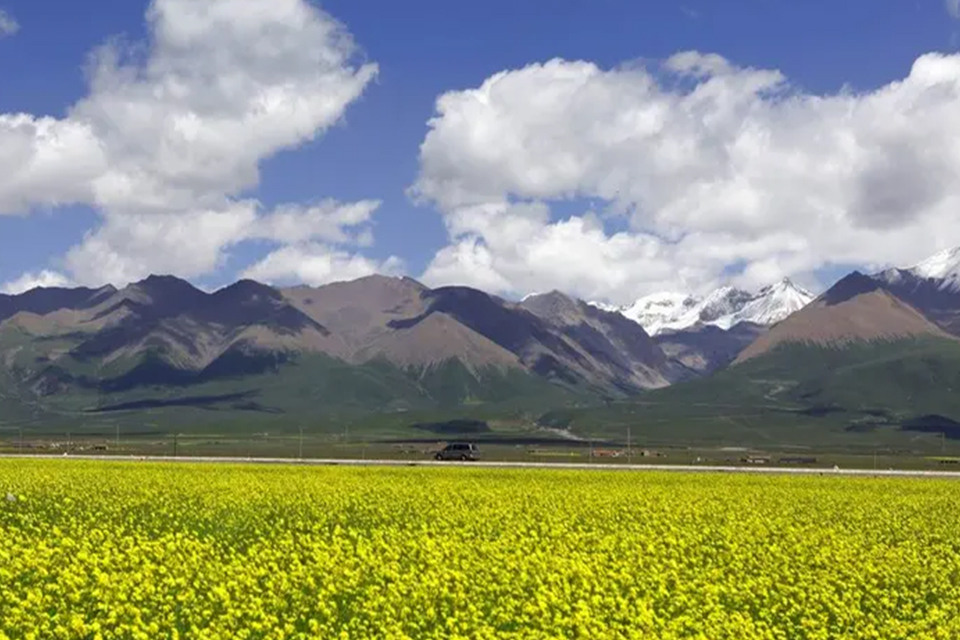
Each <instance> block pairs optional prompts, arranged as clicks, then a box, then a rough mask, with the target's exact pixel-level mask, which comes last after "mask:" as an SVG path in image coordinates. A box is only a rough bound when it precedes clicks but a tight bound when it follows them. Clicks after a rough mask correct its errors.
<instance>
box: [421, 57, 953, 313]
mask: <svg viewBox="0 0 960 640" xmlns="http://www.w3.org/2000/svg"><path fill="white" fill-rule="evenodd" d="M958 140H960V56H950V55H940V54H928V55H924V56H922V57H920V58H919V59H917V60H916V61H915V62H914V64H913V67H912V68H911V70H910V73H909V74H908V75H907V76H906V77H905V78H903V79H902V80H899V81H896V82H891V83H890V84H888V85H886V86H882V87H879V88H877V89H876V90H873V91H868V92H863V93H854V92H851V91H848V90H844V91H841V92H838V93H836V94H832V95H813V94H809V93H805V92H803V91H801V90H799V89H797V88H795V87H793V86H791V85H790V83H789V82H788V81H787V79H786V78H785V77H784V76H783V75H782V74H781V73H779V72H778V71H776V70H769V69H752V68H744V67H739V66H737V65H735V64H734V63H733V62H730V61H728V60H726V59H724V58H722V57H720V56H717V55H706V54H701V53H698V52H682V53H679V54H677V55H675V56H673V57H671V58H670V59H668V60H666V61H664V62H663V63H662V64H660V65H656V66H653V67H643V66H629V67H621V68H615V69H601V68H600V67H598V66H596V65H594V64H591V63H589V62H582V61H566V60H551V61H549V62H547V63H544V64H533V65H530V66H527V67H524V68H522V69H517V70H513V71H505V72H501V73H498V74H496V75H494V76H492V77H490V78H488V79H487V80H486V81H484V82H483V83H482V85H481V86H479V87H477V88H474V89H469V90H465V91H452V92H449V93H446V94H443V95H442V96H440V97H439V98H438V100H437V104H436V113H435V115H434V117H433V118H432V119H431V120H430V121H429V132H428V134H427V136H426V138H425V139H424V141H423V143H422V145H421V149H420V172H419V176H418V178H417V181H416V183H415V184H414V185H413V187H412V189H411V193H412V195H413V196H414V197H415V198H416V199H417V200H418V201H421V202H429V203H433V204H434V205H436V206H437V207H438V208H439V209H440V210H441V211H442V213H443V215H444V219H445V222H446V225H447V229H448V231H449V235H450V245H449V246H447V247H445V248H444V249H442V250H441V251H440V252H439V253H438V254H437V255H436V257H435V259H434V260H433V262H432V263H431V265H430V266H429V268H428V269H427V271H426V273H425V274H424V278H425V279H426V280H427V281H428V282H431V283H433V284H440V283H450V282H478V283H479V282H483V283H488V284H489V286H492V287H493V288H494V289H495V290H497V291H499V292H501V293H507V294H509V293H525V292H527V291H537V290H545V289H550V288H559V289H565V290H568V291H571V292H572V293H576V294H579V295H583V296H588V297H599V298H602V299H608V300H612V301H617V302H627V301H630V300H631V299H633V298H635V297H637V296H638V295H641V294H644V293H649V292H651V291H654V290H657V289H661V288H683V289H694V290H701V289H703V288H707V287H709V286H713V285H715V284H717V283H718V282H720V281H721V280H724V279H727V277H728V275H729V273H730V271H731V270H733V272H734V275H733V281H734V283H736V284H741V285H743V286H758V285H762V284H766V283H768V282H769V281H771V280H774V279H777V278H779V277H782V276H790V275H793V276H796V275H801V276H802V275H803V274H809V273H811V272H813V271H814V270H816V269H818V268H821V267H824V266H828V265H830V264H864V265H882V264H889V263H895V264H905V263H910V262H911V261H915V260H917V259H920V258H922V257H925V256H926V255H927V254H929V253H931V252H933V251H934V250H936V249H939V248H942V247H941V244H945V245H953V244H960V216H957V215H956V212H957V211H958V210H960V181H957V180H956V176H957V175H960V144H958V142H957V141H958ZM581 199H589V200H591V201H600V202H601V203H603V206H604V211H602V212H601V213H602V214H603V215H602V216H601V215H598V214H595V213H590V212H585V213H584V214H582V215H576V216H573V217H569V218H564V219H558V218H557V216H556V215H553V214H551V212H550V206H551V205H552V204H554V203H557V202H559V201H565V200H567V201H573V202H579V201H581ZM610 215H621V216H623V218H624V223H625V225H621V226H625V227H626V230H625V231H618V232H616V233H611V232H608V231H607V230H606V226H605V224H604V222H605V218H604V217H603V216H610Z"/></svg>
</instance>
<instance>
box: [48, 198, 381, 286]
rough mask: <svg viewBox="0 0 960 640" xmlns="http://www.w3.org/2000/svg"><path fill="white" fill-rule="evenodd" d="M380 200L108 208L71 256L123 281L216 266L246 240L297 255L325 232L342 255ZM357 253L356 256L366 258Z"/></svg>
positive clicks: (92, 274) (84, 278) (86, 274)
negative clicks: (172, 209)
mask: <svg viewBox="0 0 960 640" xmlns="http://www.w3.org/2000/svg"><path fill="white" fill-rule="evenodd" d="M379 204H380V203H379V202H377V201H361V202H355V203H347V204H341V203H339V202H336V201H333V200H325V201H323V202H321V203H319V204H316V205H313V206H307V207H305V206H301V205H290V204H288V205H281V206H280V207H278V208H277V209H275V210H274V211H272V212H269V213H261V212H259V210H258V208H259V203H258V202H257V201H255V200H243V201H235V202H230V203H229V204H228V205H227V206H225V207H222V208H219V209H209V210H195V211H191V212H189V213H181V214H177V215H156V214H151V213H138V214H132V213H124V214H122V215H112V214H107V215H106V217H105V222H104V224H103V225H102V226H101V227H100V228H99V229H97V230H96V231H95V232H93V233H90V234H88V235H87V237H86V238H85V239H84V241H83V243H82V244H80V245H79V246H77V247H74V248H73V249H72V250H71V251H70V252H69V253H68V254H67V261H66V262H67V266H68V268H69V270H70V272H71V273H72V274H74V276H75V277H76V278H77V280H79V281H81V282H90V281H100V280H103V279H105V280H106V281H107V282H121V283H122V282H132V281H135V280H139V279H141V278H143V277H145V276H147V275H149V274H151V273H176V274H179V275H181V276H184V277H193V276H199V275H202V274H206V273H210V272H214V271H217V270H219V269H220V268H221V267H222V266H223V264H224V262H225V259H226V252H227V250H229V249H230V248H231V247H233V246H234V245H236V244H237V243H239V242H243V241H246V240H263V241H267V242H270V243H274V244H280V245H284V247H283V248H282V249H281V250H280V254H281V255H284V256H288V257H289V256H294V255H300V254H301V253H302V251H301V249H300V247H301V245H308V244H311V243H313V242H315V241H317V240H320V241H324V242H325V243H327V244H326V245H322V246H333V247H334V248H331V249H330V251H331V252H332V254H331V255H332V256H333V257H335V258H337V259H338V260H339V259H340V258H341V257H342V255H343V253H344V252H343V250H342V249H336V248H335V247H336V246H343V245H353V246H359V245H363V244H365V243H366V241H367V235H366V234H365V233H364V230H365V229H366V228H367V227H365V225H366V224H367V223H369V222H370V220H371V218H372V215H373V212H374V211H375V210H376V209H377V207H378V206H379ZM313 246H314V248H313V250H312V252H311V255H313V256H314V257H317V255H318V254H319V249H317V247H318V246H321V245H313ZM347 255H349V254H347ZM356 257H357V260H358V261H359V262H363V261H364V260H365V258H361V257H359V256H356ZM359 262H358V263H359ZM260 264H261V265H262V264H263V263H260ZM371 264H372V263H371ZM254 268H256V267H254ZM264 273H266V272H264ZM246 277H252V276H249V275H248V276H246Z"/></svg>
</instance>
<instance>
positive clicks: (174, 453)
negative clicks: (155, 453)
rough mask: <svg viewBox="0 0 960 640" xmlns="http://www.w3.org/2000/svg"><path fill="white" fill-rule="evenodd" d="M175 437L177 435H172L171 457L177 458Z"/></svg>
mask: <svg viewBox="0 0 960 640" xmlns="http://www.w3.org/2000/svg"><path fill="white" fill-rule="evenodd" d="M177 435H178V434H176V433H174V434H173V457H174V458H176V457H177Z"/></svg>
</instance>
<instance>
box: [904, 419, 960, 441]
mask: <svg viewBox="0 0 960 640" xmlns="http://www.w3.org/2000/svg"><path fill="white" fill-rule="evenodd" d="M900 429H901V430H902V431H916V432H918V433H942V434H943V435H944V437H946V438H950V439H951V440H960V422H957V421H956V420H953V419H952V418H948V417H946V416H941V415H936V414H929V415H925V416H920V417H918V418H912V419H910V420H907V421H905V422H904V423H903V424H902V425H900Z"/></svg>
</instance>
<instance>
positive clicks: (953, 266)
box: [871, 248, 960, 335]
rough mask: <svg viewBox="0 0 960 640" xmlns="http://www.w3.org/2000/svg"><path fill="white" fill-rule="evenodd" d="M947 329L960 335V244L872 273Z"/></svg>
mask: <svg viewBox="0 0 960 640" xmlns="http://www.w3.org/2000/svg"><path fill="white" fill-rule="evenodd" d="M871 277H872V278H873V279H874V280H875V281H876V282H878V283H879V284H880V285H882V286H883V288H884V289H886V290H887V291H889V292H890V293H892V294H893V295H895V296H896V297H898V298H900V299H901V300H903V301H904V302H907V303H909V304H910V305H912V306H913V307H915V308H916V309H918V310H919V311H921V312H922V313H923V314H924V315H925V316H927V317H928V318H930V319H931V320H933V321H934V322H935V323H937V325H939V326H940V327H942V328H943V329H945V330H946V331H948V332H950V333H952V334H954V335H960V248H957V249H950V250H947V251H942V252H940V253H937V254H936V255H933V256H931V257H930V258H928V259H927V260H924V261H923V262H921V263H919V264H917V265H914V266H913V267H907V268H904V269H896V268H894V269H887V270H886V271H881V272H880V273H876V274H874V275H873V276H871Z"/></svg>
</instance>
